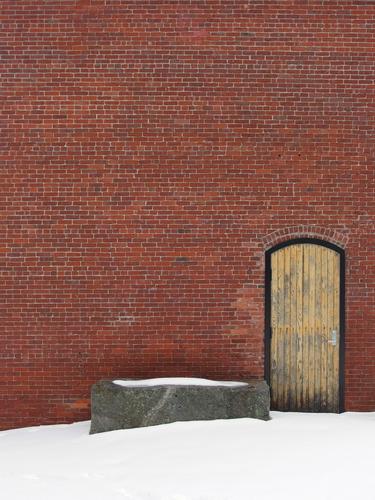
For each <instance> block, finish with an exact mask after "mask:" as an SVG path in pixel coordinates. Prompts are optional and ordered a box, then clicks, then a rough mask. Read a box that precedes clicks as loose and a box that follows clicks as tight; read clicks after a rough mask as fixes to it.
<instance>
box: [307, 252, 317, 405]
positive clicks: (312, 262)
mask: <svg viewBox="0 0 375 500" xmlns="http://www.w3.org/2000/svg"><path fill="white" fill-rule="evenodd" d="M308 261H309V271H308V272H309V285H310V286H309V296H308V301H309V311H308V335H309V342H308V343H309V367H308V371H309V390H308V393H309V395H308V409H309V410H310V411H314V400H315V350H316V334H315V293H316V291H315V288H316V283H315V273H316V269H315V268H316V245H309V251H308Z"/></svg>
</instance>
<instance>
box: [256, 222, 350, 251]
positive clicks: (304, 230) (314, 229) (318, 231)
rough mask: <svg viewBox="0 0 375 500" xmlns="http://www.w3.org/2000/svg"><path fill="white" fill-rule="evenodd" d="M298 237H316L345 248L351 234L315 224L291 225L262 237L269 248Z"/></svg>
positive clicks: (264, 245)
mask: <svg viewBox="0 0 375 500" xmlns="http://www.w3.org/2000/svg"><path fill="white" fill-rule="evenodd" d="M297 238H312V239H314V238H316V239H319V240H322V241H327V242H328V243H333V244H334V245H337V246H338V247H340V248H343V249H345V248H346V247H347V245H348V241H349V236H348V234H347V232H346V231H345V230H340V229H334V228H327V227H322V226H314V225H300V226H289V227H284V228H281V229H278V230H277V231H273V232H272V233H269V234H267V235H266V236H264V237H263V238H262V245H263V249H264V250H268V249H270V248H272V247H274V246H275V245H278V244H279V243H283V242H285V241H289V240H294V239H297Z"/></svg>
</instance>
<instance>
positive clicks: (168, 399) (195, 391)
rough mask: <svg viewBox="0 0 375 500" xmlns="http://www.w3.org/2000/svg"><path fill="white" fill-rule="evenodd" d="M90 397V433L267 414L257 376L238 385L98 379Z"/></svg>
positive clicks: (266, 400)
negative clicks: (142, 383)
mask: <svg viewBox="0 0 375 500" xmlns="http://www.w3.org/2000/svg"><path fill="white" fill-rule="evenodd" d="M91 398H92V406H91V412H92V415H91V429H90V434H95V433H97V432H105V431H112V430H116V429H130V428H133V427H147V426H149V425H158V424H166V423H170V422H176V421H183V420H213V419H227V418H243V417H252V418H259V419H262V420H267V419H268V418H269V389H268V386H267V384H266V382H264V381H259V380H257V381H247V385H241V386H238V387H225V386H219V385H218V386H210V387H207V386H192V385H159V386H152V387H146V386H144V387H142V386H138V387H123V386H120V385H116V384H114V383H113V382H111V381H108V380H102V381H100V382H98V383H97V384H95V385H94V386H93V387H92V393H91Z"/></svg>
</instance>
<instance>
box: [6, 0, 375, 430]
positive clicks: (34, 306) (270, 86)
mask: <svg viewBox="0 0 375 500" xmlns="http://www.w3.org/2000/svg"><path fill="white" fill-rule="evenodd" d="M1 8H2V18H3V21H4V23H5V24H4V26H5V29H3V30H2V32H1V36H2V38H3V46H2V47H3V48H2V49H1V50H2V56H3V61H4V63H5V64H4V66H3V67H2V70H1V72H2V77H3V84H5V85H4V87H5V95H6V99H5V101H3V107H4V108H5V114H4V116H5V128H4V130H5V137H3V139H2V153H1V154H2V162H1V170H0V172H1V174H0V175H1V179H0V189H1V198H0V203H1V217H0V229H1V238H0V272H1V279H0V287H1V295H0V296H1V324H0V332H1V333H0V380H1V384H0V424H1V426H2V427H11V426H22V425H29V424H37V423H47V422H61V421H70V420H74V419H82V418H87V417H88V416H89V411H88V401H89V399H88V398H89V388H90V385H91V384H92V383H93V382H94V381H96V380H97V379H99V378H102V377H120V376H124V377H125V376H126V377H148V376H158V375H192V376H207V377H216V378H237V377H238V378H239V377H249V376H255V377H262V375H263V337H264V332H263V329H264V318H263V315H264V312H263V311H264V306H263V301H264V299H263V296H264V287H263V284H264V251H265V249H266V248H269V247H270V246H272V244H273V243H276V242H279V241H282V240H283V239H287V238H288V237H295V236H299V235H311V236H315V237H323V238H326V239H329V240H330V241H334V242H335V243H337V244H339V245H341V246H343V247H344V248H345V249H346V253H347V277H346V279H347V304H346V311H347V320H346V321H347V344H346V374H345V380H346V409H348V410H375V326H374V325H375V314H374V311H375V292H374V282H375V249H374V247H375V234H374V212H375V197H374V194H375V193H374V186H375V183H374V176H375V175H374V132H373V131H374V127H375V113H374V111H375V110H374V77H375V67H374V62H375V57H374V49H375V47H374V31H373V30H374V21H375V3H374V2H373V1H360V0H357V1H349V0H348V1H345V2H342V1H329V0H327V1H324V0H319V1H287V0H285V1H284V0H283V1H281V0H280V1H274V0H272V1H271V0H269V1H258V0H251V1H250V0H248V1H242V0H228V1H219V0H217V1H216V0H197V1H194V0H192V1H185V0H169V1H158V0H149V1H142V0H126V1H125V0H105V1H104V0H86V1H74V0H60V1H59V0H2V2H1Z"/></svg>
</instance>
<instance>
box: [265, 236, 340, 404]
mask: <svg viewBox="0 0 375 500" xmlns="http://www.w3.org/2000/svg"><path fill="white" fill-rule="evenodd" d="M344 258H345V256H344V251H343V250H342V249H341V248H339V247H337V246H336V245H333V244H332V243H328V242H326V241H323V240H318V239H310V238H300V239H294V240H290V241H287V242H284V243H281V244H279V245H276V246H274V247H273V248H271V249H270V250H268V251H267V252H266V295H265V298H266V302H265V325H266V332H265V361H266V362H265V371H266V379H267V381H268V383H269V384H270V388H271V407H272V408H273V409H275V410H283V411H313V412H339V411H342V410H343V404H344V403H343V360H344V317H345V316H344V290H345V289H344V278H345V268H344V266H345V261H344Z"/></svg>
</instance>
